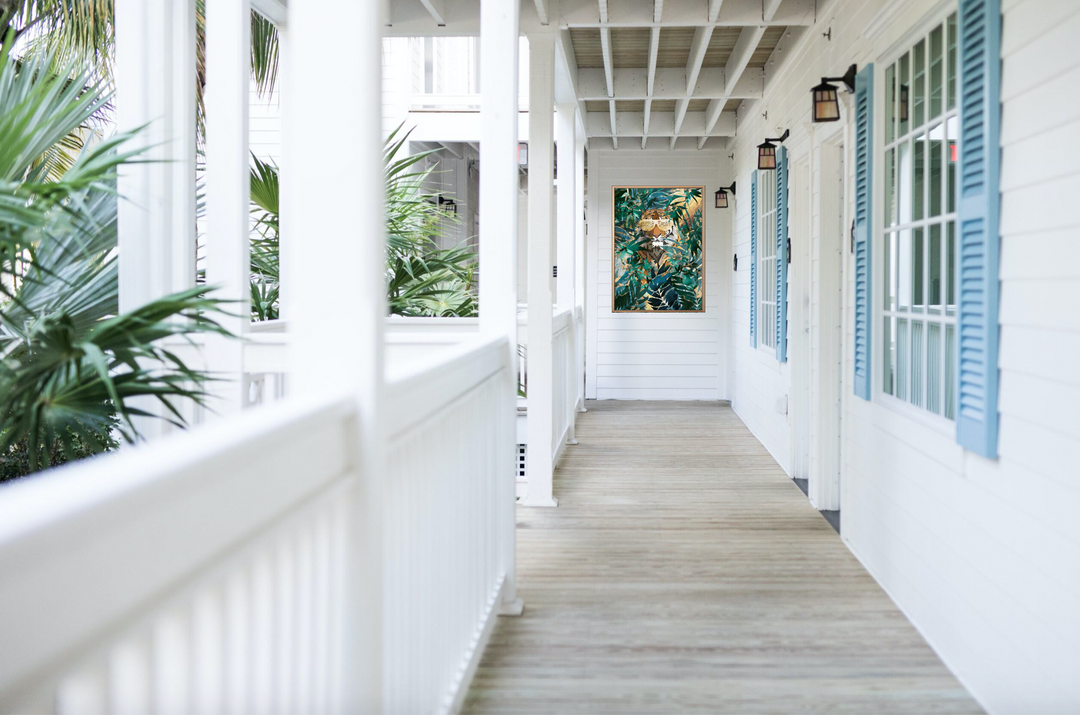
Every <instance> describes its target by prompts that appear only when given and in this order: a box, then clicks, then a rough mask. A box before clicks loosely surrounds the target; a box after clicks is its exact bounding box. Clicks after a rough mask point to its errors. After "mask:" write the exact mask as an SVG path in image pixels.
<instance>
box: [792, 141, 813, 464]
mask: <svg viewBox="0 0 1080 715" xmlns="http://www.w3.org/2000/svg"><path fill="white" fill-rule="evenodd" d="M809 154H810V152H806V153H804V154H803V155H802V156H800V157H799V159H797V160H796V161H794V162H793V165H792V171H791V174H790V179H789V180H790V182H791V189H790V192H791V193H790V196H791V198H792V206H793V212H792V216H791V223H790V225H789V232H790V233H789V235H790V236H791V274H790V275H791V291H790V293H789V298H788V304H789V308H788V309H789V310H790V311H791V321H790V323H789V326H788V329H789V331H790V335H791V355H790V358H791V359H790V361H789V365H790V370H791V401H790V404H791V406H792V409H791V420H790V426H791V439H790V445H791V462H790V464H791V476H792V477H793V478H795V479H809V477H810V374H811V372H810V308H811V301H810V291H811V287H812V280H811V274H810V270H811V262H810V236H811V235H812V231H813V226H812V223H811V212H810V200H811V197H812V191H811V189H812V187H811V185H810V176H811V173H810V156H809Z"/></svg>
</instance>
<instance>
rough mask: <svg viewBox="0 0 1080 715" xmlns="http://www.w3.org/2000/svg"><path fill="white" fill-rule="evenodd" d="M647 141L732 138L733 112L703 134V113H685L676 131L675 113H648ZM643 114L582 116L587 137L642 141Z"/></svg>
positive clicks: (733, 129)
mask: <svg viewBox="0 0 1080 715" xmlns="http://www.w3.org/2000/svg"><path fill="white" fill-rule="evenodd" d="M649 117H650V118H649V130H648V136H649V137H673V136H676V135H678V136H682V137H700V136H710V137H727V136H734V135H735V112H723V113H722V114H721V115H720V119H719V120H718V121H717V122H716V124H715V125H714V126H713V128H712V130H710V131H708V132H706V131H705V112H686V113H685V114H684V115H683V120H682V126H681V128H680V129H679V131H677V132H676V130H675V113H674V112H650V114H649ZM644 120H645V114H644V112H615V113H614V123H612V114H611V112H610V111H608V112H589V113H588V114H586V116H585V130H586V133H587V134H588V136H590V137H610V136H617V137H641V136H645V132H643V127H644Z"/></svg>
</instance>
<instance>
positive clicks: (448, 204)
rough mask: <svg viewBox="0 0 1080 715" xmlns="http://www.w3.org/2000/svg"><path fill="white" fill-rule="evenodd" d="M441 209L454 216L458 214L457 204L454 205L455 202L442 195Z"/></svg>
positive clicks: (440, 200)
mask: <svg viewBox="0 0 1080 715" xmlns="http://www.w3.org/2000/svg"><path fill="white" fill-rule="evenodd" d="M439 208H441V209H442V210H443V211H447V212H449V213H452V214H456V213H457V204H455V203H454V200H453V199H445V198H443V195H442V194H439Z"/></svg>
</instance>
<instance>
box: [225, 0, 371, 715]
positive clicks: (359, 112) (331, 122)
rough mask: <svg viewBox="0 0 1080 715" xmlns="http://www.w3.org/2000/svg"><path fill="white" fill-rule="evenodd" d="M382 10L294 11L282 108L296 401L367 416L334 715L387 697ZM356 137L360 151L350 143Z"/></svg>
mask: <svg viewBox="0 0 1080 715" xmlns="http://www.w3.org/2000/svg"><path fill="white" fill-rule="evenodd" d="M221 1H222V0H215V2H221ZM381 10H382V5H381V4H380V3H373V2H356V1H355V0H303V2H293V3H290V4H289V19H288V29H287V31H288V37H289V40H288V43H289V44H288V49H289V51H288V54H287V55H286V58H287V61H288V65H287V66H286V67H285V72H284V80H285V83H284V85H283V86H284V87H286V88H287V92H288V94H287V96H286V95H284V94H283V95H282V101H283V102H285V103H287V104H288V105H289V108H288V110H287V111H286V112H285V115H284V116H285V118H286V122H287V123H288V128H287V130H286V136H287V137H288V141H289V142H291V143H292V146H291V147H290V150H289V151H288V152H287V156H288V158H289V161H288V163H286V164H285V165H284V166H283V167H282V175H281V178H282V181H283V182H284V186H283V187H282V196H283V197H284V196H288V197H289V199H288V201H287V202H285V203H284V204H283V207H282V210H283V211H289V212H291V215H290V216H289V217H288V226H289V231H290V232H291V234H292V235H293V236H297V237H300V236H302V237H303V241H302V246H303V250H298V249H299V246H296V247H295V248H294V249H292V250H290V251H289V254H288V258H289V260H290V261H292V262H293V263H294V265H293V267H292V269H291V270H290V272H289V276H290V278H291V279H292V280H293V281H294V287H293V290H291V291H290V292H289V300H290V301H291V302H292V314H291V317H290V319H289V320H290V326H291V332H292V335H293V340H292V342H291V346H290V350H291V353H290V360H291V367H292V368H293V369H292V375H291V377H292V383H291V384H292V387H293V390H292V391H293V393H294V394H295V395H296V396H297V397H299V398H300V399H315V398H317V397H320V396H322V397H324V398H325V397H330V398H332V397H334V396H340V397H342V398H351V399H354V400H355V404H356V410H357V421H356V425H355V428H354V430H353V432H352V434H354V435H355V450H354V452H353V459H352V463H351V465H350V467H351V469H352V470H353V471H354V472H355V473H357V474H358V475H359V476H358V479H357V480H356V481H355V483H354V488H353V494H352V497H353V502H352V504H353V508H352V511H351V517H350V533H349V535H348V539H349V541H348V543H349V549H350V554H351V559H350V564H349V571H348V573H346V574H345V581H344V583H345V588H346V590H347V594H348V595H347V601H346V602H347V603H348V604H349V608H348V609H347V616H346V617H347V623H346V628H345V630H344V632H343V633H342V634H341V636H342V639H343V647H344V652H343V661H342V662H343V663H344V665H345V667H346V669H347V670H346V672H345V673H343V674H340V675H343V676H344V682H343V686H342V687H343V693H342V698H343V700H342V703H341V704H342V706H341V707H333V708H331V709H332V710H335V711H337V710H341V711H344V712H372V713H373V712H383V711H384V710H385V708H384V706H383V704H384V702H385V700H384V698H385V692H386V690H385V688H386V687H387V685H386V683H385V681H384V677H385V674H384V672H383V668H382V662H383V652H384V643H385V640H384V637H383V622H384V616H383V614H384V607H383V596H382V592H383V588H384V581H383V576H382V574H383V542H382V532H383V528H382V516H381V505H382V489H381V481H382V479H383V478H384V477H385V474H386V470H385V456H384V450H385V444H384V441H385V438H384V436H383V434H382V430H381V428H380V419H379V410H380V403H381V400H382V393H383V359H384V358H383V322H384V320H385V318H386V295H385V293H386V288H385V280H386V276H385V266H386V262H385V259H384V256H385V251H386V242H385V235H384V231H383V230H382V229H383V226H382V223H381V216H382V211H381V207H382V206H383V200H384V191H385V185H384V180H383V172H382V147H381V136H382V134H381V127H380V123H381V117H380V85H381V71H382V65H381V62H380V51H381V47H382V40H381V37H380V35H381V32H382V28H383V23H382V20H381V17H380V16H381ZM346 128H347V130H346ZM345 131H347V134H348V136H349V141H346V142H342V132H345ZM357 197H363V200H364V202H365V205H367V206H369V207H373V211H374V215H375V216H376V217H377V225H376V226H375V230H371V228H372V227H371V226H370V225H363V224H362V223H358V222H356V221H349V220H346V219H345V218H344V217H343V215H342V213H341V211H340V210H337V209H335V207H338V208H340V207H345V206H353V205H355V202H356V200H357ZM285 218H286V217H285V216H284V215H283V216H282V219H285ZM346 306H348V307H349V308H350V309H349V310H348V311H347V315H346V310H345V308H346Z"/></svg>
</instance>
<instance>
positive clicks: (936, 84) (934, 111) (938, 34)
mask: <svg viewBox="0 0 1080 715" xmlns="http://www.w3.org/2000/svg"><path fill="white" fill-rule="evenodd" d="M943 43H944V29H943V28H942V27H941V26H940V25H939V26H938V27H936V28H934V31H933V32H931V33H930V90H929V94H930V117H929V118H930V119H933V118H934V117H936V116H938V115H939V114H941V99H942V86H941V82H942V79H943V78H944V75H945V68H944V66H943V65H944V64H945V58H944V57H943V56H942V55H943V52H944V50H945V48H944V47H943Z"/></svg>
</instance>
